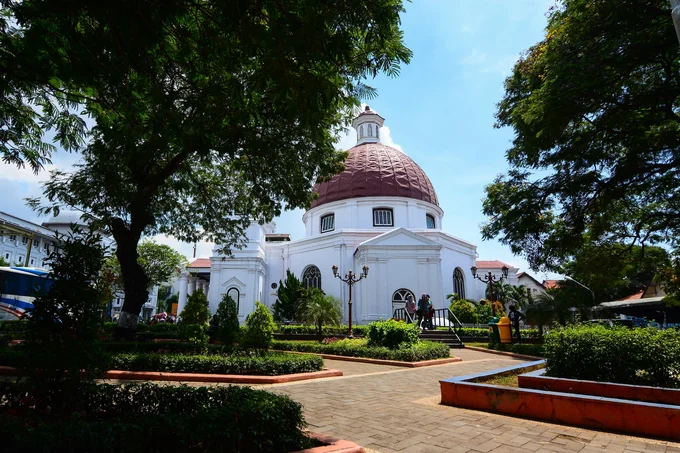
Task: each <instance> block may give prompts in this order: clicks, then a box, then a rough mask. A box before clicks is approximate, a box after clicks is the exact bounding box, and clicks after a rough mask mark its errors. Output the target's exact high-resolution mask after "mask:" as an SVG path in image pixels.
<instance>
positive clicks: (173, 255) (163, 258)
mask: <svg viewBox="0 0 680 453" xmlns="http://www.w3.org/2000/svg"><path fill="white" fill-rule="evenodd" d="M137 253H138V255H139V256H138V257H137V263H139V265H140V266H141V267H142V269H144V272H145V273H146V275H147V277H148V280H149V289H150V288H152V287H154V286H156V285H161V284H163V283H168V282H169V281H171V280H172V278H173V277H174V276H176V275H177V271H178V269H181V268H184V267H186V266H187V264H189V263H188V261H187V259H186V257H185V256H184V255H182V254H181V253H179V252H177V251H176V250H175V249H173V248H172V247H170V246H169V245H165V244H158V243H156V241H154V240H152V239H146V240H143V241H142V242H140V243H139V245H138V246H137ZM104 270H105V272H107V271H108V272H110V273H111V274H112V275H113V277H114V280H113V281H114V283H115V284H116V285H115V286H116V287H117V288H118V289H122V288H123V281H122V278H121V270H120V262H119V261H118V258H116V257H115V256H111V257H109V259H107V261H106V263H105V266H104ZM162 290H163V288H159V289H158V291H159V293H160V291H162ZM159 300H160V297H159Z"/></svg>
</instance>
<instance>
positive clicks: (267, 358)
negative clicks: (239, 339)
mask: <svg viewBox="0 0 680 453" xmlns="http://www.w3.org/2000/svg"><path fill="white" fill-rule="evenodd" d="M111 369H115V370H127V371H162V372H168V373H208V374H240V375H243V374H249V375H258V376H280V375H282V374H293V373H308V372H312V371H320V370H322V369H323V359H322V358H321V357H319V356H314V355H298V354H281V353H270V352H266V353H259V354H253V355H233V356H222V355H215V354H211V355H185V354H167V353H164V354H153V353H146V354H144V353H142V354H139V353H138V354H134V353H128V354H116V355H114V356H113V357H112V358H111Z"/></svg>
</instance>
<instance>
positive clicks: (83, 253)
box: [25, 227, 106, 412]
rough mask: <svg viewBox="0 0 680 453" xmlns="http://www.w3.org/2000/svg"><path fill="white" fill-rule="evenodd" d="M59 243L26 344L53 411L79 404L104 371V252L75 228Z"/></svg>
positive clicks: (88, 234) (34, 377) (33, 375)
mask: <svg viewBox="0 0 680 453" xmlns="http://www.w3.org/2000/svg"><path fill="white" fill-rule="evenodd" d="M58 239H59V245H58V246H57V247H55V248H54V249H53V250H52V252H51V253H50V255H49V257H48V258H47V262H48V263H49V266H50V268H51V271H50V274H49V280H51V284H50V282H49V280H45V283H46V285H45V286H46V288H44V289H42V290H40V289H38V291H39V293H38V294H37V297H36V299H35V300H34V302H33V305H34V308H33V310H32V311H31V316H30V317H29V318H28V323H27V326H26V327H27V331H26V343H25V347H26V349H27V353H28V363H27V369H28V371H29V374H30V375H31V380H32V381H33V382H34V384H35V385H36V390H37V391H38V393H39V395H40V396H41V397H42V398H43V399H42V400H41V401H42V402H43V403H44V404H46V405H49V406H50V407H51V408H52V410H53V411H55V412H58V411H60V410H61V409H66V408H67V407H69V406H70V405H72V404H75V403H74V401H76V400H77V398H75V397H76V396H78V395H79V392H80V389H81V386H82V385H83V384H85V383H87V382H92V380H93V379H95V378H97V377H100V376H101V375H102V373H103V371H105V370H106V360H105V357H106V356H105V354H104V352H103V350H102V349H101V347H100V344H99V340H98V337H99V334H100V332H101V330H102V328H103V319H102V309H103V307H104V284H103V280H102V273H101V270H102V265H103V263H104V260H105V258H106V249H105V248H104V247H103V246H102V245H101V244H100V237H99V236H98V235H97V234H94V233H91V232H84V231H82V230H80V229H78V228H77V227H73V229H72V231H71V232H70V233H69V234H67V235H65V236H58ZM48 285H49V287H47V286H48Z"/></svg>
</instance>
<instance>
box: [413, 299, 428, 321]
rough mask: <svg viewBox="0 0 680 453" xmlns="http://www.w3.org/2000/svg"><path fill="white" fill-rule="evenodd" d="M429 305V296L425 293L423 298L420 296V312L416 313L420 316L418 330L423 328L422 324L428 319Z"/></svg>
mask: <svg viewBox="0 0 680 453" xmlns="http://www.w3.org/2000/svg"><path fill="white" fill-rule="evenodd" d="M427 305H428V299H427V294H425V293H423V295H422V296H420V299H419V300H418V310H417V311H416V314H417V315H418V328H419V329H420V328H422V326H421V324H422V323H423V319H426V317H427Z"/></svg>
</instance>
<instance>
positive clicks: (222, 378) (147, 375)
mask: <svg viewBox="0 0 680 453" xmlns="http://www.w3.org/2000/svg"><path fill="white" fill-rule="evenodd" d="M25 375H26V374H25V373H24V372H23V371H22V370H19V369H18V368H12V367H7V366H0V376H25ZM342 375H343V374H342V371H340V370H323V371H313V372H310V373H296V374H282V375H280V376H254V375H239V374H203V373H166V372H160V371H122V370H109V371H107V372H106V373H105V374H104V379H120V380H137V381H176V382H222V383H232V384H282V383H286V382H295V381H305V380H309V379H321V378H328V377H336V376H342Z"/></svg>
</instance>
